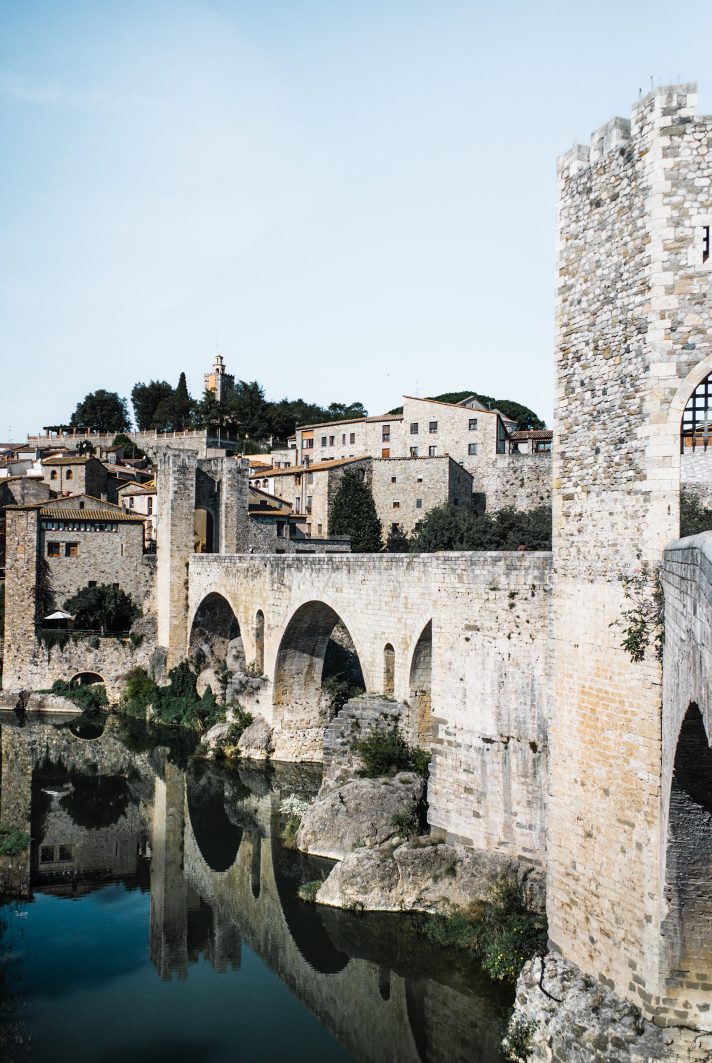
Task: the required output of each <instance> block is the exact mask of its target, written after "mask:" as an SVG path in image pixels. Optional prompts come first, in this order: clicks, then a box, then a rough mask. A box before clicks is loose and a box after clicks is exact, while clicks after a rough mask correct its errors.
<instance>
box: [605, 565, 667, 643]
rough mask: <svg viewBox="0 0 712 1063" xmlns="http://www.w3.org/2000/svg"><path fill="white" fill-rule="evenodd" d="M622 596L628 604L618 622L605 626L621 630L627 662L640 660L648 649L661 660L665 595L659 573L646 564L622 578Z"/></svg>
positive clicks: (663, 638) (614, 621) (663, 637)
mask: <svg viewBox="0 0 712 1063" xmlns="http://www.w3.org/2000/svg"><path fill="white" fill-rule="evenodd" d="M620 581H621V583H622V584H623V596H624V598H625V600H626V602H627V603H628V605H627V607H626V608H625V609H624V610H623V613H622V614H621V616H620V618H619V619H618V620H613V621H611V623H610V624H609V625H608V626H609V627H619V628H621V630H622V631H623V638H622V640H621V643H620V645H621V648H622V649H624V650H625V651H626V653H628V654H629V656H630V659H631V661H642V660H643V658H644V657H645V651H646V650H647V649H648V647H652V648H653V650H654V652H655V656H656V658H657V659H658V660H659V661H662V659H663V648H664V645H665V596H664V593H663V585H662V581H661V579H660V571H659V570H658V569H651V568H650V566H649V565H648V564H647V562H645V563H643V565H641V568H640V571H639V572H636V573H634V574H633V575H632V576H626V575H622V576H621V577H620Z"/></svg>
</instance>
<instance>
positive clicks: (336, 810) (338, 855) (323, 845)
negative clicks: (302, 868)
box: [297, 771, 425, 860]
mask: <svg viewBox="0 0 712 1063" xmlns="http://www.w3.org/2000/svg"><path fill="white" fill-rule="evenodd" d="M424 786H425V784H424V781H423V779H422V778H421V777H420V776H419V775H416V774H415V773H414V772H405V771H404V772H400V774H398V775H396V776H394V778H392V779H351V780H350V781H349V782H347V783H345V784H344V785H343V786H339V787H337V788H336V789H332V790H329V791H328V792H327V793H323V794H320V796H319V797H318V798H317V799H316V801H314V803H313V804H312V805H311V806H310V808H309V811H308V812H307V813H306V815H305V816H304V817H303V819H302V821H301V824H300V826H299V831H298V834H297V848H298V849H301V850H302V851H303V852H305V853H310V854H312V855H314V856H326V857H329V858H330V859H332V860H343V859H344V858H345V857H347V856H348V855H350V854H351V853H352V852H353V850H354V849H359V848H361V847H363V846H369V847H371V848H373V847H374V846H377V845H381V844H382V843H383V842H385V841H388V840H389V839H390V838H395V837H396V836H397V835H398V833H399V828H398V827H397V826H395V825H394V823H393V817H394V816H396V815H397V814H399V813H400V814H403V813H405V814H408V813H410V812H411V811H412V810H413V808H414V806H415V805H417V804H418V802H419V801H420V800H421V799H422V796H423V789H424Z"/></svg>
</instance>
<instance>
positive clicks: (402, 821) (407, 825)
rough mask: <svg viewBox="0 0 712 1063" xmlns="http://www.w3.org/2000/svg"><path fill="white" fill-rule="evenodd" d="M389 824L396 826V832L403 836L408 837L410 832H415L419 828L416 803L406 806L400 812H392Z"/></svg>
mask: <svg viewBox="0 0 712 1063" xmlns="http://www.w3.org/2000/svg"><path fill="white" fill-rule="evenodd" d="M391 825H392V826H393V827H396V828H397V830H398V833H399V834H401V835H403V836H404V837H410V835H411V834H417V833H418V831H419V830H420V814H419V809H418V805H417V804H413V805H411V806H410V808H406V809H404V810H403V811H402V812H396V813H394V815H393V816H392V817H391Z"/></svg>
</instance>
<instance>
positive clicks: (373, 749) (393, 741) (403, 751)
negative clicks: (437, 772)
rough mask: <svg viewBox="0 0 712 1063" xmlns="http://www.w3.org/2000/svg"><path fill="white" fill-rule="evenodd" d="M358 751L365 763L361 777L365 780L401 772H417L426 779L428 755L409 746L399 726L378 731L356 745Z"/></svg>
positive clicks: (422, 750)
mask: <svg viewBox="0 0 712 1063" xmlns="http://www.w3.org/2000/svg"><path fill="white" fill-rule="evenodd" d="M356 750H357V751H358V752H359V753H360V754H361V758H362V760H363V768H362V769H361V770H360V771H359V775H361V776H362V777H364V778H366V779H377V778H380V777H381V776H383V775H395V774H396V773H397V772H399V771H414V772H417V773H418V775H422V776H423V778H427V774H428V764H429V763H430V756H429V754H428V753H427V752H426V751H425V750H424V749H418V748H417V747H416V746H409V745H408V743H407V742H406V740H405V738H403V735H402V734H401V733H400V730H399V729H398V726H397V724H394V725H393V726H392V727H375V728H374V729H373V730H372V731H371V733H370V734H369V735H368V736H367V737H366V738H364V739H363V740H362V741H360V742H357V743H356Z"/></svg>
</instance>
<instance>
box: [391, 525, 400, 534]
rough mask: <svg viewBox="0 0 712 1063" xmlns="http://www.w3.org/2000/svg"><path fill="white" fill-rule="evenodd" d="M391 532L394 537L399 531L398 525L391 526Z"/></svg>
mask: <svg viewBox="0 0 712 1063" xmlns="http://www.w3.org/2000/svg"><path fill="white" fill-rule="evenodd" d="M391 531H392V532H393V534H394V535H396V534H397V533H398V532H399V531H400V524H391Z"/></svg>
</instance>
